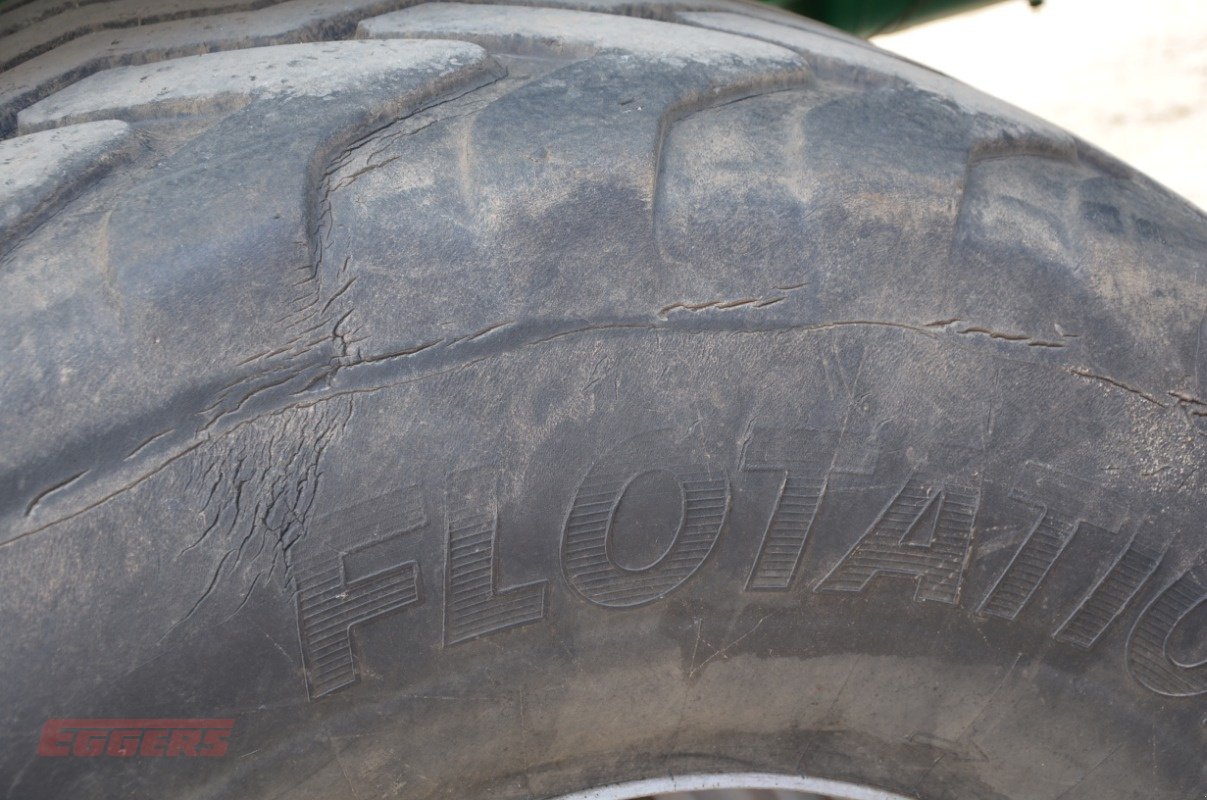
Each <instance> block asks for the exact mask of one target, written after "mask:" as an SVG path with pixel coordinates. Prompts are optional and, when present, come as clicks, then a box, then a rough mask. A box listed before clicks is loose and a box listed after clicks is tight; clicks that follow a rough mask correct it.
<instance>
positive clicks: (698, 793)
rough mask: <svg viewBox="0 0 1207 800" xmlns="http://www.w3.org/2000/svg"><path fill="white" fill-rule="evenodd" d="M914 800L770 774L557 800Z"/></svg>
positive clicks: (681, 778)
mask: <svg viewBox="0 0 1207 800" xmlns="http://www.w3.org/2000/svg"><path fill="white" fill-rule="evenodd" d="M646 798H652V800H915V798H912V797H907V796H905V795H901V794H896V793H895V792H888V791H885V790H883V789H876V788H873V787H870V786H860V785H858V784H854V783H846V782H844V781H832V780H825V779H822V778H810V777H806V776H801V775H777V774H774V773H767V772H739V773H719V774H693V775H668V776H667V777H664V778H652V779H648V780H640V781H629V782H626V783H617V784H612V785H610V786H601V787H599V788H596V789H587V790H585V791H581V792H575V793H574V794H568V795H563V796H562V797H560V798H558V800H645V799H646Z"/></svg>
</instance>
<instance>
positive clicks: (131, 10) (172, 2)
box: [0, 0, 281, 70]
mask: <svg viewBox="0 0 1207 800" xmlns="http://www.w3.org/2000/svg"><path fill="white" fill-rule="evenodd" d="M280 1H281V0H160V2H157V3H154V4H148V3H147V2H146V0H114V2H108V3H91V4H87V5H83V6H79V7H72V8H65V9H62V10H61V11H60V12H59V13H56V14H52V15H48V16H47V17H45V18H43V19H40V20H38V21H36V22H34V23H33V24H30V25H27V26H25V27H23V28H22V29H20V30H18V31H10V32H0V36H3V37H4V38H3V39H0V70H3V69H9V68H10V67H13V66H15V65H17V64H20V63H21V62H23V61H28V60H29V59H30V58H33V57H34V56H36V55H38V54H40V53H45V52H46V51H47V50H51V49H53V48H54V47H56V46H58V45H60V44H63V43H65V42H69V41H71V40H72V39H78V38H79V37H81V36H84V35H85V34H89V33H92V32H93V31H99V30H105V29H110V30H111V29H114V28H130V27H134V26H136V25H147V24H149V23H155V22H165V21H167V20H172V19H181V18H186V17H203V16H207V15H211V14H221V13H224V12H231V11H244V10H250V9H255V8H259V7H262V6H267V5H271V4H273V3H274V2H280Z"/></svg>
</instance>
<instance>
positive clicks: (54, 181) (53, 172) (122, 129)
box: [0, 120, 131, 241]
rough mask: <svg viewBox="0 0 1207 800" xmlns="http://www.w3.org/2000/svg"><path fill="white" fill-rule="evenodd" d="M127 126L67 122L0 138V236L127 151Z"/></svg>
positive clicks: (108, 122)
mask: <svg viewBox="0 0 1207 800" xmlns="http://www.w3.org/2000/svg"><path fill="white" fill-rule="evenodd" d="M130 141H131V139H130V126H129V125H127V124H126V123H124V122H119V121H117V120H105V121H101V122H91V123H88V124H86V125H72V126H69V127H65V128H61V129H59V130H55V131H46V132H43V133H35V134H33V135H30V136H19V137H17V138H15V139H9V140H7V141H3V142H0V175H3V179H0V241H3V240H4V239H6V238H9V237H10V236H12V235H14V234H16V233H17V232H18V231H19V230H20V229H21V228H23V227H25V226H27V225H28V224H29V223H30V222H31V221H32V220H33V219H35V218H36V217H37V216H38V215H39V214H40V213H44V212H45V211H46V210H47V209H48V207H49V206H51V205H53V204H54V203H55V202H56V200H59V199H62V198H63V197H64V195H66V194H69V193H70V192H71V191H72V190H73V189H76V188H79V187H80V186H81V185H83V184H86V183H88V182H89V181H90V180H92V179H93V178H95V177H96V175H97V173H98V171H99V170H102V169H104V168H106V167H108V166H109V165H111V164H113V163H114V162H115V161H117V160H119V159H120V158H121V157H122V156H123V155H124V154H125V153H127V152H128V149H127V144H128V143H129V142H130Z"/></svg>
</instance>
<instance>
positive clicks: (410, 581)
mask: <svg viewBox="0 0 1207 800" xmlns="http://www.w3.org/2000/svg"><path fill="white" fill-rule="evenodd" d="M426 525H427V516H426V515H425V514H424V511H423V498H422V495H421V494H420V491H419V487H418V486H408V487H406V488H404V489H401V490H399V491H397V492H395V493H393V494H391V495H389V496H387V497H384V498H380V499H378V500H377V501H374V502H372V503H367V504H365V505H363V506H361V507H359V508H354V509H347V510H343V511H340V512H337V513H335V514H332V515H330V516H328V517H327V518H325V519H324V520H320V521H318V522H316V524H315V528H316V529H317V532H316V533H315V534H313V537H314V539H315V540H316V541H320V542H321V541H324V539H325V538H326V537H324V536H323V535H322V532H321V529H322V528H331V527H333V526H339V527H340V528H343V530H344V532H345V534H350V535H348V536H346V537H340V538H347V539H348V540H349V541H351V542H352V543H353V544H352V545H351V546H350V547H348V548H346V549H343V550H335V549H329V548H324V549H323V550H322V552H320V553H311V554H310V555H309V556H307V557H305V558H303V557H299V559H298V562H297V563H296V564H295V565H294V574H295V579H296V581H297V608H298V628H299V631H300V634H301V639H302V661H303V665H304V667H305V671H306V689H307V691H308V692H309V694H310V698H311V699H312V700H315V699H318V698H320V697H323V696H324V695H328V694H331V693H332V692H334V691H336V690H338V689H342V688H344V687H345V686H350V685H351V684H353V683H355V682H356V680H357V670H356V660H355V657H354V656H353V653H352V629H353V628H354V627H356V626H358V625H363V624H364V623H366V622H369V621H370V620H374V619H377V618H378V617H381V616H383V615H385V614H388V613H390V612H391V611H397V610H398V609H400V608H405V607H406V606H409V605H412V604H415V603H419V602H420V598H421V586H420V577H419V565H418V564H417V563H416V562H414V561H406V562H403V563H401V564H398V565H396V566H392V567H388V568H386V569H383V570H380V571H378V572H375V573H373V574H372V575H367V576H365V577H363V578H359V579H357V580H354V581H349V580H348V579H347V574H346V569H345V565H344V558H345V556H347V555H350V554H351V553H354V552H357V551H359V550H362V549H364V548H365V547H368V546H370V545H373V544H376V543H378V542H380V541H382V540H383V539H385V538H390V537H393V536H400V535H402V534H405V533H411V532H414V531H417V530H419V529H420V528H423V527H425V526H426ZM332 538H335V537H334V536H333V537H332Z"/></svg>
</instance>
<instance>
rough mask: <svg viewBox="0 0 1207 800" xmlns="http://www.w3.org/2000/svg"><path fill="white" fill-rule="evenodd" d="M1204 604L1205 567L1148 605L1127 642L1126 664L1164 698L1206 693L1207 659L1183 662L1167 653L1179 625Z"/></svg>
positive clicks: (1206, 589)
mask: <svg viewBox="0 0 1207 800" xmlns="http://www.w3.org/2000/svg"><path fill="white" fill-rule="evenodd" d="M1203 603H1207V567H1204V566H1199V567H1197V568H1196V569H1193V570H1190V571H1189V572H1186V573H1185V574H1184V575H1182V577H1180V578H1178V579H1177V580H1176V581H1174V582H1173V583H1172V584H1170V585H1169V586H1168V587H1166V589H1165V591H1163V592H1161V594H1160V595H1158V596H1157V598H1156V599H1155V600H1153V601H1152V602H1151V603H1149V604H1148V607H1147V608H1145V609H1144V612H1143V613H1142V614H1140V618H1139V619H1138V620H1136V625H1135V627H1134V628H1132V633H1131V637H1130V638H1129V639H1128V642H1127V666H1128V669H1130V670H1131V673H1132V675H1133V676H1134V677H1135V678H1136V680H1137V681H1139V682H1140V683H1141V684H1142V685H1144V686H1146V687H1148V688H1149V689H1152V690H1153V691H1154V692H1156V693H1157V694H1161V695H1165V696H1166V697H1193V696H1195V695H1200V694H1205V693H1207V659H1204V660H1203V661H1199V662H1198V663H1196V664H1190V663H1183V662H1180V661H1178V660H1177V659H1175V658H1174V657H1173V656H1172V655H1170V652H1169V640H1170V639H1171V638H1172V637H1173V635H1174V633H1175V632H1176V630H1177V628H1178V625H1179V624H1181V623H1182V621H1183V620H1184V619H1186V618H1187V617H1188V616H1190V614H1191V612H1193V611H1194V610H1195V609H1196V608H1198V607H1199V606H1201V605H1203Z"/></svg>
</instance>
